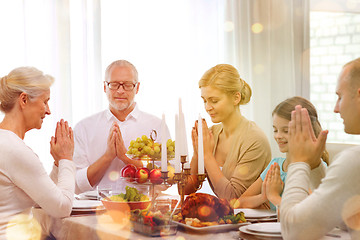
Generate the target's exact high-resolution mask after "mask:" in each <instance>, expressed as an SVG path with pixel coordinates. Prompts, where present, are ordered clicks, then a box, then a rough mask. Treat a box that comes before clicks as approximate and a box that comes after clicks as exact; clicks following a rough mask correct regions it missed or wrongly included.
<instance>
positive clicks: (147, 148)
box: [144, 146, 151, 154]
mask: <svg viewBox="0 0 360 240" xmlns="http://www.w3.org/2000/svg"><path fill="white" fill-rule="evenodd" d="M144 150H145V153H146V154H149V153H150V151H151V148H150V147H149V146H145V147H144Z"/></svg>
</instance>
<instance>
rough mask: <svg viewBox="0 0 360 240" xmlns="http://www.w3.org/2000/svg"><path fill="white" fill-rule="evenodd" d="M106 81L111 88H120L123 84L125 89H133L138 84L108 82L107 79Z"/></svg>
mask: <svg viewBox="0 0 360 240" xmlns="http://www.w3.org/2000/svg"><path fill="white" fill-rule="evenodd" d="M105 83H106V84H107V86H108V87H109V89H111V90H118V89H119V88H120V86H122V87H123V89H124V90H125V91H131V90H133V89H134V88H135V86H136V84H137V83H119V82H107V81H105Z"/></svg>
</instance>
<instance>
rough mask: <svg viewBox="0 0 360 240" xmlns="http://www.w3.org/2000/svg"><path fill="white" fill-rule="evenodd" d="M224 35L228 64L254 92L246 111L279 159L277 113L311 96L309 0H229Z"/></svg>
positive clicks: (246, 114) (244, 112) (245, 113)
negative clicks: (281, 107)
mask: <svg viewBox="0 0 360 240" xmlns="http://www.w3.org/2000/svg"><path fill="white" fill-rule="evenodd" d="M224 32H225V37H224V39H225V40H224V41H225V44H224V46H225V61H228V62H229V63H232V64H234V65H235V66H236V67H237V68H238V69H239V71H240V76H242V78H243V79H244V80H245V81H247V82H248V83H249V84H250V86H251V87H252V91H253V96H252V99H251V101H250V103H249V105H248V106H245V107H243V108H241V109H242V112H243V114H244V115H245V116H247V117H248V118H250V119H252V120H254V121H255V122H256V123H257V124H258V125H259V126H260V127H261V128H262V129H263V130H264V131H265V133H266V135H267V136H268V138H269V140H270V143H271V147H272V152H273V156H277V155H279V154H280V153H279V151H278V147H277V145H276V143H275V142H274V141H272V139H273V137H272V136H273V133H272V131H273V129H272V116H271V112H272V110H273V109H274V107H275V106H276V105H277V104H278V103H280V102H281V101H283V100H284V99H286V98H288V97H292V96H295V95H298V96H303V97H305V98H307V99H309V97H310V96H309V1H308V0H293V1H286V0H268V1H267V0H266V1H265V0H241V1H237V0H228V1H226V6H225V25H224Z"/></svg>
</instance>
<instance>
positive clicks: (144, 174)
mask: <svg viewBox="0 0 360 240" xmlns="http://www.w3.org/2000/svg"><path fill="white" fill-rule="evenodd" d="M148 177H149V173H148V169H147V168H144V167H142V168H139V169H138V170H137V171H136V173H135V180H136V181H137V182H138V183H144V182H146V181H147V179H148Z"/></svg>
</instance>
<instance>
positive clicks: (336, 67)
mask: <svg viewBox="0 0 360 240" xmlns="http://www.w3.org/2000/svg"><path fill="white" fill-rule="evenodd" d="M310 49H311V50H310V82H311V86H310V100H311V101H312V103H313V104H314V105H315V106H316V108H317V110H318V113H319V120H320V122H321V124H322V127H323V129H328V130H329V135H328V142H348V143H356V142H359V140H360V136H354V135H348V134H345V132H344V126H343V123H342V122H343V121H342V119H341V118H340V116H339V114H335V113H334V112H333V110H334V106H335V103H336V100H337V95H336V94H335V91H336V90H335V89H336V82H337V77H338V75H339V73H340V71H341V68H342V66H343V65H344V64H345V63H346V62H348V61H350V60H353V59H355V58H358V57H360V14H358V13H357V14H356V13H332V12H311V14H310Z"/></svg>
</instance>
